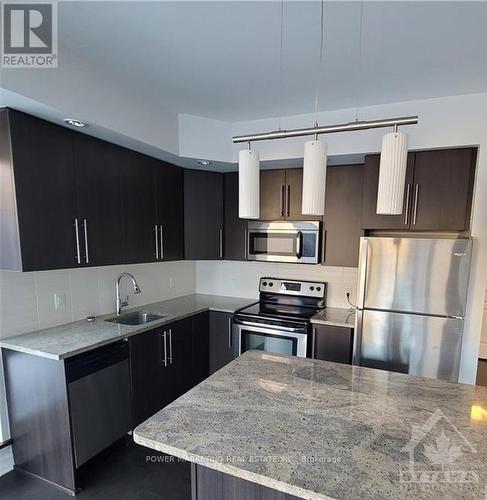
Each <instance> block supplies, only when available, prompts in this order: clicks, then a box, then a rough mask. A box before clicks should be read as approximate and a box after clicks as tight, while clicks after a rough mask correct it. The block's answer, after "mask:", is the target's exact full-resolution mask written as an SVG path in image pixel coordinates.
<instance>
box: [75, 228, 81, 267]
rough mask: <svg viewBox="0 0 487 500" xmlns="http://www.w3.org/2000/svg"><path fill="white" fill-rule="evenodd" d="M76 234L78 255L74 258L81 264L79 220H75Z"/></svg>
mask: <svg viewBox="0 0 487 500" xmlns="http://www.w3.org/2000/svg"><path fill="white" fill-rule="evenodd" d="M74 234H75V237H76V255H75V257H74V258H75V259H76V262H77V263H78V264H81V253H80V249H79V225H78V219H77V218H75V219H74Z"/></svg>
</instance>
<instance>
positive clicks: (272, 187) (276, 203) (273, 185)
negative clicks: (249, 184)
mask: <svg viewBox="0 0 487 500" xmlns="http://www.w3.org/2000/svg"><path fill="white" fill-rule="evenodd" d="M285 202H286V171H285V170H263V171H261V173H260V219H261V220H284V216H285Z"/></svg>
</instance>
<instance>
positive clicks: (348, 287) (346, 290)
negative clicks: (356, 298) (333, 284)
mask: <svg viewBox="0 0 487 500" xmlns="http://www.w3.org/2000/svg"><path fill="white" fill-rule="evenodd" d="M347 294H348V295H349V296H350V297H352V287H351V286H346V287H345V295H347Z"/></svg>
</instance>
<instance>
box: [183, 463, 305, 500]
mask: <svg viewBox="0 0 487 500" xmlns="http://www.w3.org/2000/svg"><path fill="white" fill-rule="evenodd" d="M191 498H192V500H256V499H258V500H297V498H298V497H295V496H294V495H289V494H288V493H283V492H281V491H277V490H273V489H272V488H268V487H266V486H261V485H260V484H256V483H252V482H250V481H246V480H245V479H240V478H238V477H234V476H230V475H229V474H224V473H223V472H219V471H216V470H213V469H209V468H208V467H204V466H202V465H197V464H193V463H192V464H191Z"/></svg>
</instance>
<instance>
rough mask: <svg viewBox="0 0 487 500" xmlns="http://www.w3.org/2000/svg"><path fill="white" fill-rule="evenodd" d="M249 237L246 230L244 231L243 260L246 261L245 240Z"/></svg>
mask: <svg viewBox="0 0 487 500" xmlns="http://www.w3.org/2000/svg"><path fill="white" fill-rule="evenodd" d="M248 237H249V234H248V231H247V229H244V260H247V239H248Z"/></svg>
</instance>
